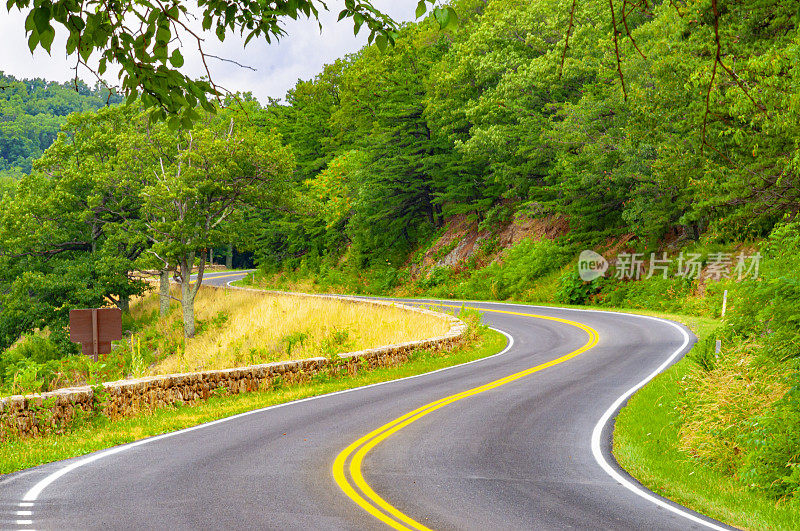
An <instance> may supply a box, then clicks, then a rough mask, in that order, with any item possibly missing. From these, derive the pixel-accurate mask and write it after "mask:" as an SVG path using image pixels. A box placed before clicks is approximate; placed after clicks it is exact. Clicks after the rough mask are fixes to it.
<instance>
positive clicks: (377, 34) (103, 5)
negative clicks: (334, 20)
mask: <svg viewBox="0 0 800 531" xmlns="http://www.w3.org/2000/svg"><path fill="white" fill-rule="evenodd" d="M434 2H435V0H420V1H419V3H418V5H417V16H421V15H423V14H424V13H425V12H426V11H427V3H430V4H433V3H434ZM187 4H188V2H186V1H185V0H175V1H173V2H170V3H162V2H159V1H152V0H128V1H124V2H111V3H109V2H106V1H105V0H88V1H86V2H77V1H76V0H53V1H48V2H38V1H35V0H8V2H7V3H6V8H7V9H8V10H11V9H12V8H14V7H16V8H17V9H19V10H21V11H24V12H27V13H28V16H27V18H26V21H25V31H26V32H27V34H28V46H29V47H30V49H31V51H33V50H35V49H36V48H37V47H41V48H43V49H44V50H46V51H47V52H48V53H50V51H51V48H52V44H53V39H54V38H55V33H56V30H55V27H54V26H60V27H62V28H63V29H64V30H66V32H67V35H68V37H67V43H66V52H67V54H68V55H72V54H77V58H76V63H77V64H76V72H77V69H78V66H81V65H82V66H84V67H85V68H87V69H89V71H91V72H94V73H95V74H96V75H97V76H98V79H99V78H100V76H102V75H103V74H104V73H105V72H106V69H107V68H108V66H109V65H117V66H118V67H119V68H120V73H119V77H120V80H121V86H120V87H119V88H120V90H121V92H122V93H123V94H125V95H126V96H127V97H128V102H129V103H131V102H133V101H134V100H136V99H137V97H138V98H140V99H141V101H142V102H143V104H144V106H145V108H148V109H151V114H150V117H151V118H152V119H153V120H166V119H167V118H169V123H170V125H171V126H172V127H173V128H177V127H178V126H183V127H184V128H189V127H191V126H192V124H193V123H194V122H195V121H197V120H199V119H200V118H201V115H200V113H199V112H198V110H197V108H198V106H200V107H202V108H203V109H205V110H206V111H208V112H214V110H215V107H214V105H213V104H212V103H211V102H210V101H209V96H212V97H216V98H219V97H220V96H222V95H223V94H224V93H225V89H224V88H223V87H220V86H218V85H217V84H216V83H215V82H214V81H213V76H212V75H211V70H210V68H209V67H208V59H210V58H211V57H212V56H210V55H209V54H207V53H206V52H205V50H204V48H203V43H204V40H205V39H206V38H208V37H209V36H210V35H209V31H210V30H213V35H214V36H215V37H216V38H217V39H219V40H220V41H223V40H224V39H225V37H226V36H228V35H230V34H231V33H234V34H239V35H242V36H244V37H245V42H244V44H245V46H246V45H247V44H248V43H249V42H250V41H251V40H252V39H254V38H255V39H259V38H263V39H264V40H266V42H267V43H270V42H271V41H272V40H277V39H278V38H280V37H282V36H283V35H284V34H285V32H284V30H283V28H282V27H281V22H282V21H284V20H286V19H287V18H292V19H296V18H297V17H299V16H305V17H309V18H317V16H318V14H319V7H320V6H322V8H323V9H327V7H326V5H325V4H324V3H323V2H322V1H321V0H275V1H272V2H253V1H244V0H242V1H236V2H228V1H227V0H199V1H198V3H197V6H198V8H199V11H200V12H199V13H194V12H192V11H190V9H189V6H188V5H187ZM434 15H435V16H436V17H437V20H439V21H440V23H441V24H442V25H444V26H448V27H449V26H451V25H452V24H453V23H454V22H455V17H454V16H453V15H454V12H453V11H452V9H449V8H435V9H434ZM195 18H199V20H200V22H201V26H202V31H199V30H196V29H195V28H194V27H193V22H194V19H195ZM344 18H349V19H351V20H352V21H353V26H354V31H355V33H356V34H357V33H358V32H359V31H360V30H361V28H362V27H366V29H367V31H369V37H368V40H369V42H370V43H372V42H373V41H374V42H375V43H376V44H377V45H378V46H379V47H381V48H382V49H385V48H386V46H387V45H388V44H391V43H393V42H394V39H395V37H396V34H397V29H398V26H397V23H395V22H394V21H393V20H392V19H391V18H389V17H388V16H386V15H385V14H383V13H381V12H380V11H378V10H377V9H375V8H374V7H373V6H372V4H371V3H370V2H369V0H345V2H344V9H342V10H341V12H340V13H339V20H342V19H344ZM184 39H186V40H188V41H189V42H192V43H193V44H194V45H195V46H196V47H197V50H198V52H199V54H200V57H201V59H202V61H203V64H204V66H205V69H206V76H207V77H206V79H192V78H190V77H188V76H187V75H186V74H184V73H183V72H182V71H181V67H183V64H184V58H183V54H182V53H181V48H182V47H183V44H182V43H183V40H184ZM95 55H96V57H95V58H94V59H92V57H93V56H95ZM90 60H96V61H97V66H95V65H94V63H90ZM220 103H221V102H220Z"/></svg>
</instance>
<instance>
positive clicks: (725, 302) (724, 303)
mask: <svg viewBox="0 0 800 531" xmlns="http://www.w3.org/2000/svg"><path fill="white" fill-rule="evenodd" d="M727 309H728V290H725V291H724V292H723V293H722V318H723V319H725V310H727Z"/></svg>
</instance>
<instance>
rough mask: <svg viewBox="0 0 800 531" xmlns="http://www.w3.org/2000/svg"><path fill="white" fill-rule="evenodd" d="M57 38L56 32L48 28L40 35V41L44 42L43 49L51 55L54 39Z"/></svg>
mask: <svg viewBox="0 0 800 531" xmlns="http://www.w3.org/2000/svg"><path fill="white" fill-rule="evenodd" d="M55 36H56V31H55V30H54V29H53V28H47V30H46V31H44V32H42V33H40V34H39V40H40V41H41V42H42V48H44V49H45V50H47V53H48V54H49V53H50V46H51V45H52V44H53V39H54V38H55Z"/></svg>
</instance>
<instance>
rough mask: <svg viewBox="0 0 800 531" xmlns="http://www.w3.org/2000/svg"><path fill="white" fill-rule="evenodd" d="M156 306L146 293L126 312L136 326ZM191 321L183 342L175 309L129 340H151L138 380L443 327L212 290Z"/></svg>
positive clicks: (377, 310) (363, 308) (433, 321)
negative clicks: (194, 328)
mask: <svg viewBox="0 0 800 531" xmlns="http://www.w3.org/2000/svg"><path fill="white" fill-rule="evenodd" d="M176 295H177V294H176ZM157 308H158V299H157V296H155V295H150V296H147V297H144V298H143V299H141V300H139V301H136V302H135V303H134V304H133V305H132V307H131V313H132V315H133V317H134V318H135V319H140V320H142V319H146V317H147V316H149V315H152V314H153V312H155V311H157ZM195 316H196V319H197V321H198V333H197V334H196V336H195V338H193V339H190V340H188V341H186V342H185V343H184V341H183V338H182V328H181V315H180V308H179V307H177V305H174V307H173V308H172V309H171V312H170V314H169V315H168V316H167V317H166V318H165V319H159V320H154V322H153V323H152V324H151V325H149V326H148V327H146V328H145V329H143V330H142V331H140V332H139V333H138V334H137V335H136V336H134V338H133V341H132V342H131V344H132V345H134V346H135V345H137V339H138V340H139V341H140V343H141V341H147V338H148V337H150V338H158V341H157V343H158V346H157V347H156V349H157V350H158V351H157V352H155V354H156V360H157V361H156V363H155V364H154V365H153V366H151V367H150V368H142V370H141V371H140V372H141V373H142V374H168V373H175V372H188V371H199V370H211V369H223V368H231V367H240V366H244V365H253V364H258V363H267V362H271V361H279V360H285V359H300V358H309V357H315V356H331V355H334V354H337V353H343V352H348V351H354V350H362V349H367V348H374V347H379V346H384V345H392V344H397V343H403V342H407V341H414V340H419V339H425V338H429V337H435V336H441V335H443V334H445V333H446V332H447V331H448V330H449V328H450V324H449V323H448V322H447V321H446V320H444V319H440V318H437V317H435V316H430V315H425V314H420V313H416V312H410V311H407V310H403V309H401V308H397V307H392V306H373V305H364V304H355V303H349V302H344V301H339V300H334V299H323V298H316V297H314V298H311V297H296V296H290V295H273V294H260V293H253V292H247V291H239V290H221V289H214V288H201V290H200V293H199V294H198V296H197V301H196V303H195ZM137 336H138V337H137ZM140 343H138V344H140ZM150 344H151V345H152V344H154V343H153V342H152V341H151V343H150Z"/></svg>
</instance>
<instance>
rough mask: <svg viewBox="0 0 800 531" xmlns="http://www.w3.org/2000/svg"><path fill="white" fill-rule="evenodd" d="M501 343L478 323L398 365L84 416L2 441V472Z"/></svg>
mask: <svg viewBox="0 0 800 531" xmlns="http://www.w3.org/2000/svg"><path fill="white" fill-rule="evenodd" d="M505 344H506V338H505V336H503V335H502V334H499V333H497V332H494V331H492V330H488V329H486V328H485V327H480V328H478V329H475V332H474V334H473V338H472V340H471V341H470V342H469V343H468V344H467V345H464V346H462V347H460V348H457V349H454V350H452V351H444V352H437V353H432V352H427V351H417V352H414V353H413V354H412V355H411V359H410V360H409V361H408V362H407V363H405V364H403V365H400V366H397V367H389V368H380V369H373V370H362V371H359V372H358V373H357V374H356V375H355V376H346V375H338V376H330V375H323V374H321V375H317V376H315V377H313V378H312V379H311V381H310V382H309V383H307V384H303V385H299V386H291V387H279V388H276V389H270V390H266V391H259V392H253V393H245V394H239V395H232V396H216V397H212V398H210V399H209V400H208V401H206V402H203V403H201V404H199V405H196V406H192V407H187V406H178V407H172V408H163V409H158V410H155V411H153V412H150V413H145V414H140V415H136V416H133V417H130V418H125V419H120V420H115V421H111V420H108V419H107V418H105V417H100V416H98V417H95V418H87V419H84V420H83V421H81V422H80V423H79V424H77V425H76V426H73V427H72V429H70V430H69V431H68V432H67V433H66V434H64V435H49V436H46V437H41V438H36V439H17V440H10V441H7V442H5V443H3V444H2V445H0V473H2V474H6V473H9V472H14V471H16V470H22V469H25V468H29V467H32V466H36V465H40V464H43V463H48V462H52V461H58V460H61V459H66V458H69V457H75V456H78V455H83V454H86V453H89V452H94V451H97V450H102V449H104V448H109V447H112V446H116V445H119V444H124V443H128V442H132V441H136V440H139V439H143V438H145V437H151V436H154V435H159V434H161V433H167V432H171V431H175V430H179V429H182V428H187V427H190V426H195V425H197V424H201V423H204V422H210V421H212V420H216V419H220V418H224V417H228V416H231V415H235V414H237V413H242V412H245V411H251V410H253V409H258V408H262V407H266V406H270V405H274V404H281V403H285V402H290V401H292V400H298V399H301V398H306V397H309V396H317V395H322V394H325V393H331V392H334V391H340V390H343V389H351V388H355V387H361V386H363V385H369V384H373V383H377V382H384V381H388V380H395V379H398V378H404V377H407V376H412V375H415V374H422V373H425V372H429V371H432V370H436V369H441V368H444V367H450V366H453V365H458V364H460V363H465V362H468V361H472V360H476V359H480V358H483V357H486V356H490V355H492V354H496V353H497V352H499V351H500V350H502V349H503V347H504V346H505Z"/></svg>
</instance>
